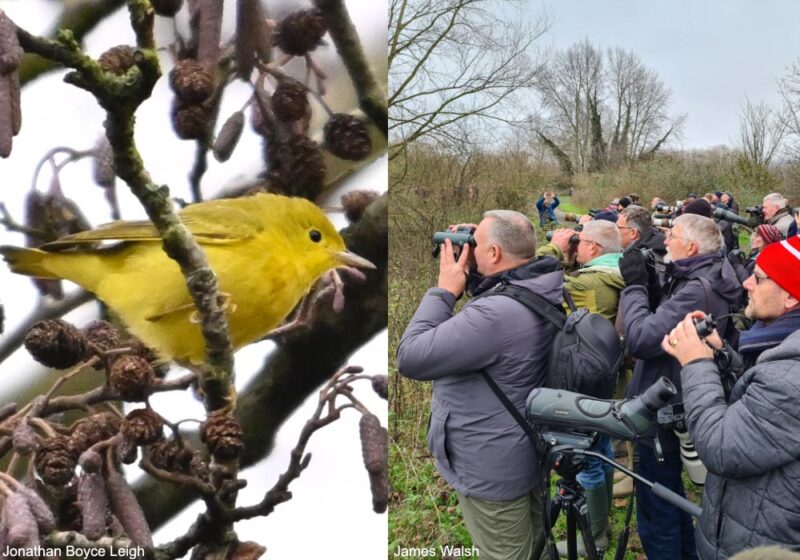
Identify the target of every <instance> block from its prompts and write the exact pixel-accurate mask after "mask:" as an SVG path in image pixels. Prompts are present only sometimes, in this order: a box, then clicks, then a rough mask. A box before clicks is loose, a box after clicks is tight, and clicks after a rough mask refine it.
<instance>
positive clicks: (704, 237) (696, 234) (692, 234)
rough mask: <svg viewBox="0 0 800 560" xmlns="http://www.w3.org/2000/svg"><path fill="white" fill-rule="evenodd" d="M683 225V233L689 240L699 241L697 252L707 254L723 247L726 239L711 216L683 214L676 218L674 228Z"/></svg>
mask: <svg viewBox="0 0 800 560" xmlns="http://www.w3.org/2000/svg"><path fill="white" fill-rule="evenodd" d="M677 226H680V227H681V233H683V236H684V237H685V238H686V239H687V240H688V241H693V242H695V243H697V254H698V255H707V254H709V253H716V252H719V251H720V250H721V249H722V246H723V244H724V243H725V241H724V240H723V239H722V232H721V231H720V230H719V226H717V224H716V223H714V220H712V219H711V218H706V217H705V216H700V215H699V214H682V215H680V216H678V217H677V218H675V221H674V222H673V223H672V228H673V229H675V227H677Z"/></svg>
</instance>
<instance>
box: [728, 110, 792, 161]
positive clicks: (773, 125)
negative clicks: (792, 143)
mask: <svg viewBox="0 0 800 560" xmlns="http://www.w3.org/2000/svg"><path fill="white" fill-rule="evenodd" d="M789 122H791V121H790V120H789V119H786V118H784V116H783V115H782V113H781V111H780V110H777V109H774V108H773V107H770V106H769V105H767V104H766V103H764V102H761V103H753V102H752V101H750V99H745V103H744V106H743V107H742V112H741V113H740V115H739V148H740V149H741V150H742V153H743V155H744V157H745V158H747V160H748V161H750V162H751V163H753V164H755V165H759V166H762V167H765V168H766V167H768V166H769V164H770V162H771V161H772V159H773V158H774V157H775V155H776V154H777V153H778V151H779V149H780V147H781V144H782V142H783V139H784V137H785V136H786V132H787V128H788V124H789Z"/></svg>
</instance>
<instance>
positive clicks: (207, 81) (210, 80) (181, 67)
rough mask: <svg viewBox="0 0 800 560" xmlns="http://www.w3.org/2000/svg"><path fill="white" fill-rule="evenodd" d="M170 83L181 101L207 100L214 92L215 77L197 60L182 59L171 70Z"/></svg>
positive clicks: (187, 102) (192, 102) (189, 102)
mask: <svg viewBox="0 0 800 560" xmlns="http://www.w3.org/2000/svg"><path fill="white" fill-rule="evenodd" d="M169 85H170V87H171V88H172V91H174V92H175V95H177V96H178V98H179V99H180V101H181V103H183V104H186V105H189V104H194V103H200V102H202V101H205V100H206V99H208V98H209V97H211V95H212V94H213V93H214V77H213V76H212V75H211V74H210V73H209V72H208V70H206V69H205V67H204V66H203V65H202V64H200V63H199V62H197V61H196V60H191V59H186V60H180V61H178V62H177V63H176V64H175V67H174V68H173V69H172V70H170V72H169Z"/></svg>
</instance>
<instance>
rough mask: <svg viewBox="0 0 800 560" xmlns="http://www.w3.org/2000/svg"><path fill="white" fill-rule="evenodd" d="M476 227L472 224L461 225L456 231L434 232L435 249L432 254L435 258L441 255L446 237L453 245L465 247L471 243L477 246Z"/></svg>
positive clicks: (472, 245)
mask: <svg viewBox="0 0 800 560" xmlns="http://www.w3.org/2000/svg"><path fill="white" fill-rule="evenodd" d="M474 233H475V228H474V227H471V226H459V227H457V228H456V230H455V231H437V232H434V234H433V250H432V251H431V255H432V256H433V257H434V258H435V257H438V256H439V251H440V247H441V245H442V244H443V243H444V240H445V239H449V240H450V241H451V242H452V243H453V245H456V246H458V247H463V246H464V245H470V246H471V247H475V246H477V245H478V244H477V242H476V241H475V236H474V235H473V234H474Z"/></svg>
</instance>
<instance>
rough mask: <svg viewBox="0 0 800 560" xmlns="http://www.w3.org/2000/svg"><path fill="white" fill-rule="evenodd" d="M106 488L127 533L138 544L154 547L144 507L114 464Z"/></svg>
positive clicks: (108, 475) (114, 510) (112, 505)
mask: <svg viewBox="0 0 800 560" xmlns="http://www.w3.org/2000/svg"><path fill="white" fill-rule="evenodd" d="M106 490H107V492H108V498H109V502H110V504H111V510H112V511H113V513H114V515H116V516H117V519H119V522H120V523H121V524H122V527H123V528H124V529H125V533H126V534H127V535H128V538H129V539H131V542H132V543H133V544H134V545H136V546H144V547H147V548H152V546H153V535H152V533H151V532H150V526H149V525H148V524H147V519H145V516H144V512H142V507H141V506H140V505H139V502H138V501H137V499H136V495H135V494H134V493H133V490H132V489H131V487H130V485H129V484H128V481H127V480H125V477H124V476H122V473H120V472H119V471H117V469H116V468H114V467H113V466H109V468H108V474H107V475H106Z"/></svg>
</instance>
